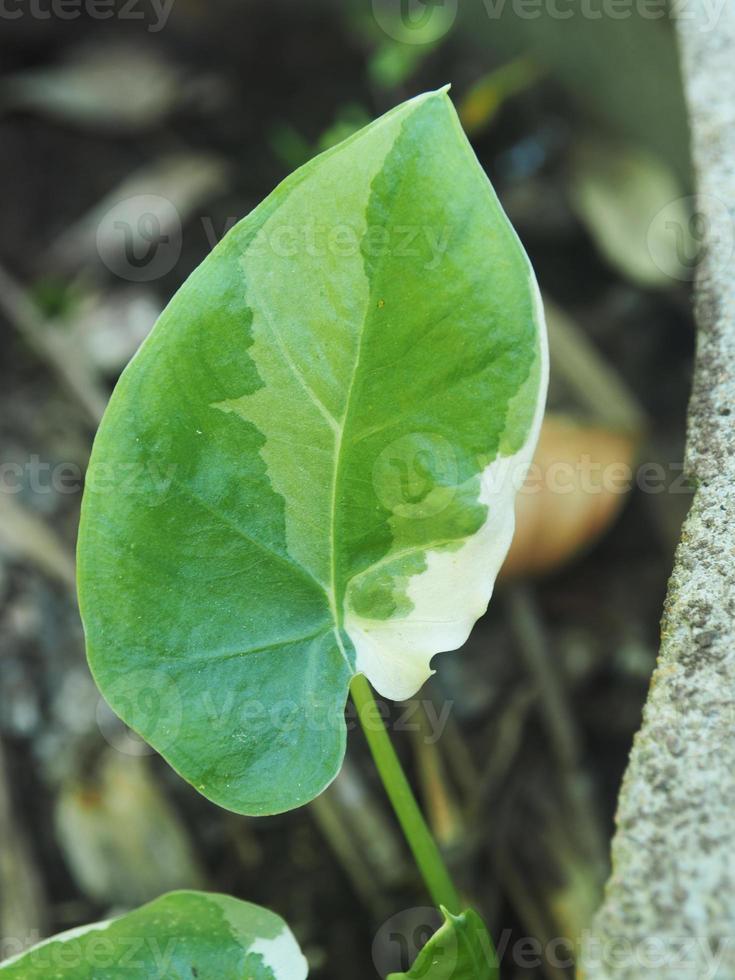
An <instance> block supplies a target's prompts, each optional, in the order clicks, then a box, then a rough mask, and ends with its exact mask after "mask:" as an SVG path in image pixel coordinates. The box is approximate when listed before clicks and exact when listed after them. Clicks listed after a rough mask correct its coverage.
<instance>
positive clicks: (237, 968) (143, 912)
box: [0, 892, 308, 980]
mask: <svg viewBox="0 0 735 980" xmlns="http://www.w3.org/2000/svg"><path fill="white" fill-rule="evenodd" d="M307 973H308V967H307V963H306V959H305V958H304V956H303V955H302V953H301V950H300V949H299V947H298V944H297V942H296V940H295V939H294V937H293V935H292V933H291V930H290V929H289V928H288V926H287V925H286V923H285V922H284V921H283V919H281V918H279V917H278V916H277V915H274V913H273V912H269V911H268V910H267V909H263V908H260V907H259V906H257V905H251V904H250V903H249V902H240V901H238V900H237V899H235V898H229V897H228V896H226V895H210V894H206V893H204V892H172V893H171V894H169V895H164V896H163V897H162V898H159V899H157V900H156V901H155V902H150V903H149V904H148V905H144V906H143V907H142V908H140V909H137V910H136V911H135V912H130V913H129V914H128V915H124V916H121V917H120V918H118V919H113V920H111V921H109V922H96V923H94V924H93V925H89V926H83V927H82V928H81V929H72V930H71V931H70V932H63V933H60V934H59V935H58V936H52V937H51V939H47V940H45V941H44V942H42V943H39V944H38V945H37V946H33V947H32V948H31V949H28V950H26V951H24V952H23V953H19V954H18V955H17V956H14V957H13V958H12V959H9V960H5V961H4V962H3V963H0V977H2V980H52V978H53V980H122V978H123V977H126V978H140V980H144V978H145V980H154V978H157V980H163V978H164V977H170V978H174V977H181V978H183V977H186V978H187V980H188V978H195V977H199V978H200V980H243V978H246V977H248V978H252V980H306V976H307Z"/></svg>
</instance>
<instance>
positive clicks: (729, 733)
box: [580, 0, 735, 980]
mask: <svg viewBox="0 0 735 980" xmlns="http://www.w3.org/2000/svg"><path fill="white" fill-rule="evenodd" d="M679 6H680V7H681V13H680V15H679V21H678V24H677V30H678V33H679V42H680V48H681V54H682V61H683V67H684V76H685V88H686V95H687V101H688V104H689V113H690V120H691V128H692V146H693V156H694V164H695V170H696V176H697V189H698V198H699V204H698V210H699V211H700V213H702V214H703V215H704V218H705V224H704V226H703V228H704V240H705V253H704V256H703V259H702V261H701V264H700V268H699V272H698V280H697V289H696V309H695V312H696V318H697V325H698V342H697V358H696V366H695V376H694V387H693V393H692V399H691V404H690V410H689V426H688V447H687V469H688V471H689V473H690V474H691V476H692V478H693V479H694V480H695V483H696V487H697V490H696V495H695V498H694V502H693V506H692V508H691V511H690V513H689V516H688V518H687V520H686V523H685V525H684V529H683V533H682V538H681V543H680V545H679V548H678V551H677V555H676V562H675V567H674V572H673V574H672V577H671V581H670V584H669V592H668V597H667V601H666V606H665V609H664V615H663V622H662V639H661V651H660V657H659V662H658V666H657V669H656V672H655V674H654V676H653V679H652V683H651V689H650V693H649V697H648V703H647V705H646V709H645V713H644V721H643V726H642V728H641V731H640V732H639V733H638V735H637V737H636V740H635V743H634V747H633V751H632V754H631V758H630V763H629V768H628V771H627V774H626V776H625V780H624V783H623V787H622V791H621V795H620V801H619V809H618V815H617V832H616V835H615V838H614V842H613V853H612V857H613V874H612V877H611V879H610V881H609V883H608V886H607V890H606V896H605V900H604V903H603V905H602V908H601V909H600V911H599V913H598V915H597V918H596V920H595V923H594V927H593V930H592V932H591V934H590V935H589V936H587V937H586V939H585V942H584V944H583V952H582V957H581V959H582V968H581V970H580V976H582V975H583V976H584V977H585V978H587V980H608V978H615V980H628V978H630V980H642V978H648V977H651V978H654V977H655V978H656V980H665V978H669V977H671V978H673V977H676V978H677V980H706V978H712V977H716V978H718V980H735V248H734V238H735V220H734V217H735V0H724V4H723V6H722V8H721V12H720V14H719V18H718V20H717V23H716V24H715V26H714V27H713V28H712V29H710V30H705V29H703V25H704V24H706V23H707V22H708V20H707V17H706V16H705V15H706V8H708V4H707V0H688V2H687V3H686V4H681V5H679Z"/></svg>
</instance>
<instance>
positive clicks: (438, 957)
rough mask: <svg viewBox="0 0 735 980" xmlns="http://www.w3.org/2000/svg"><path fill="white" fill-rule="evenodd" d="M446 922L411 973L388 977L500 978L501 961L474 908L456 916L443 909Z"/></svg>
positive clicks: (434, 979)
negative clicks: (498, 959) (499, 966)
mask: <svg viewBox="0 0 735 980" xmlns="http://www.w3.org/2000/svg"><path fill="white" fill-rule="evenodd" d="M441 911H442V915H443V916H444V922H443V923H442V925H441V926H440V927H439V929H437V931H436V932H435V933H434V935H433V936H432V937H431V939H430V940H429V941H428V943H427V944H426V945H425V946H424V948H423V949H422V950H421V952H420V953H419V955H418V956H417V957H416V960H415V961H414V964H413V966H412V967H411V969H410V970H409V971H408V973H391V974H390V975H389V977H388V978H387V980H419V978H420V980H497V978H498V976H499V973H498V961H497V958H496V955H495V951H494V949H493V944H492V940H491V939H490V936H489V935H488V932H487V929H486V928H485V925H484V923H483V921H482V919H481V918H480V916H479V915H478V914H477V912H475V911H474V910H473V909H467V911H466V912H462V913H461V914H460V915H452V913H451V912H449V911H447V909H445V908H442V910H441Z"/></svg>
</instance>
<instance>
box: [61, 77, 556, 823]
mask: <svg viewBox="0 0 735 980" xmlns="http://www.w3.org/2000/svg"><path fill="white" fill-rule="evenodd" d="M546 374H547V358H546V342H545V333H544V327H543V315H542V310H541V307H540V302H539V297H538V290H537V287H536V283H535V279H534V276H533V273H532V271H531V268H530V265H529V262H528V259H527V258H526V255H525V254H524V252H523V249H522V248H521V246H520V244H519V242H518V240H517V238H516V236H515V233H514V231H513V229H512V228H511V226H510V224H509V223H508V220H507V218H506V217H505V215H504V214H503V211H502V209H501V208H500V205H499V204H498V201H497V199H496V197H495V194H494V192H493V190H492V188H491V186H490V184H489V182H488V180H487V178H486V176H485V174H484V173H483V171H482V169H481V167H480V166H479V164H478V162H477V160H476V158H475V156H474V154H473V152H472V149H471V148H470V145H469V143H468V142H467V139H466V138H465V136H464V134H463V132H462V130H461V127H460V125H459V121H458V119H457V116H456V114H455V112H454V109H453V107H452V104H451V102H450V101H449V98H448V96H447V95H446V93H445V92H444V91H442V92H432V93H428V94H426V95H422V96H419V97H417V98H415V99H413V100H411V101H409V102H406V103H404V104H402V105H400V106H398V107H397V108H396V109H394V110H392V111H391V112H389V113H388V114H387V115H385V116H383V117H382V118H380V119H378V120H377V121H376V122H374V123H372V124H371V125H370V126H368V127H366V128H365V129H363V130H361V131H359V132H358V133H356V134H355V135H354V136H352V137H350V138H349V139H347V140H345V141H344V142H343V143H341V144H339V145H338V146H336V147H334V148H333V149H331V150H329V151H327V152H326V153H324V154H322V155H321V156H319V157H317V158H315V159H314V160H312V161H311V162H310V163H308V164H306V165H305V166H304V167H302V168H301V169H300V170H298V171H296V172H295V173H294V174H292V175H291V176H290V177H289V178H288V179H287V180H285V181H284V182H283V183H282V184H281V185H280V186H279V187H277V188H276V190H275V191H274V192H273V193H272V194H271V195H270V196H269V197H268V198H266V200H265V201H264V202H263V203H262V204H261V205H260V206H259V207H257V208H256V209H255V210H254V211H253V212H252V213H251V214H250V215H248V217H246V218H245V219H244V220H243V221H241V222H240V224H238V225H237V226H236V227H235V228H234V229H233V230H232V231H231V232H230V233H229V234H228V235H227V237H226V238H225V239H224V240H223V241H222V242H221V244H220V245H219V246H218V247H217V248H216V249H215V250H214V251H213V252H212V254H211V255H210V256H209V257H208V258H207V259H206V260H205V261H204V262H203V263H202V265H201V266H200V267H199V268H198V269H197V270H196V271H195V272H194V274H193V275H192V276H191V278H190V279H189V280H188V282H187V283H185V285H184V286H183V287H182V288H181V289H180V290H179V292H178V293H177V295H176V296H175V297H174V299H173V300H172V301H171V303H170V305H169V306H168V308H167V309H166V311H165V312H164V313H163V315H162V316H161V318H160V320H159V322H158V324H157V326H156V328H155V329H154V331H153V333H152V334H151V336H150V337H149V338H148V339H147V341H146V342H145V344H144V345H143V347H142V349H141V350H140V352H139V353H138V354H137V356H136V357H135V358H134V360H133V362H132V363H131V364H130V365H129V367H128V368H127V370H126V371H125V373H124V375H123V377H122V378H121V380H120V382H119V384H118V386H117V389H116V391H115V393H114V395H113V398H112V401H111V403H110V406H109V408H108V410H107V413H106V416H105V419H104V421H103V423H102V426H101V428H100V432H99V434H98V436H97V440H96V443H95V448H94V452H93V456H92V462H91V465H90V471H89V474H88V481H87V488H86V491H85V500H84V506H83V514H82V526H81V530H80V541H79V587H80V600H81V608H82V613H83V618H84V624H85V629H86V634H87V644H88V654H89V660H90V664H91V666H92V670H93V672H94V675H95V677H96V679H97V681H98V683H99V685H100V687H101V689H102V691H103V693H104V695H105V697H106V698H107V699H108V701H109V702H110V704H111V705H112V707H113V708H114V709H115V710H116V711H117V712H118V713H119V714H120V715H121V716H122V718H123V719H124V720H125V721H126V722H127V723H128V724H129V725H130V726H131V727H132V728H134V729H135V730H136V731H138V732H139V733H140V734H141V735H142V736H143V737H144V738H145V739H147V740H148V741H149V742H150V743H151V744H152V745H153V746H155V747H156V748H157V749H158V750H159V751H161V752H162V753H163V755H164V756H165V757H166V758H167V759H168V760H169V762H170V763H171V764H172V765H173V766H174V767H175V768H176V769H177V770H178V771H179V772H180V773H181V774H182V775H183V776H184V777H185V778H186V779H188V780H189V781H191V782H192V783H193V784H194V785H195V786H196V787H197V788H198V789H199V790H200V791H201V792H202V793H204V794H205V795H206V796H208V797H209V798H210V799H212V800H214V801H215V802H217V803H219V804H221V805H222V806H225V807H229V808H230V809H233V810H236V811H239V812H244V813H252V814H261V813H269V812H275V811H280V810H285V809H289V808H292V807H294V806H298V805H299V804H302V803H304V802H306V801H308V800H310V799H312V798H313V797H314V796H316V795H317V794H318V793H319V792H320V791H321V790H322V789H324V787H325V786H326V785H327V784H328V783H329V781H330V780H331V779H332V778H333V777H334V775H335V774H336V773H337V771H338V770H339V767H340V764H341V760H342V757H343V755H344V747H345V724H344V718H343V708H344V703H345V699H346V696H347V689H348V685H349V682H350V678H351V677H352V676H353V674H355V673H356V672H362V673H364V674H366V675H367V677H368V678H369V679H370V681H371V682H372V683H373V684H374V686H375V687H376V688H377V689H378V691H380V692H381V693H382V694H383V695H385V696H387V697H390V698H397V699H398V698H406V697H408V696H410V695H412V694H414V693H415V692H416V691H417V690H418V688H419V687H420V686H421V684H422V683H423V682H424V681H425V680H426V678H427V677H428V676H429V674H430V673H431V667H430V661H431V658H432V656H433V655H434V654H435V653H437V652H439V651H442V650H451V649H454V648H456V647H458V646H460V645H461V644H462V643H463V642H464V641H465V639H466V638H467V636H468V634H469V631H470V629H471V628H472V625H473V623H474V622H475V620H476V619H477V617H478V616H479V615H481V613H482V612H483V611H484V609H485V607H486V606H487V602H488V600H489V598H490V594H491V591H492V586H493V581H494V579H495V576H496V573H497V571H498V568H499V566H500V564H501V562H502V560H503V557H504V555H505V553H506V550H507V547H508V544H509V542H510V539H511V536H512V532H513V501H514V495H515V492H516V490H517V488H518V487H519V486H520V484H521V482H522V480H523V476H524V474H525V470H526V468H527V465H528V462H529V460H530V456H531V453H532V451H533V446H534V443H535V440H536V435H537V432H538V427H539V424H540V419H541V415H542V411H543V401H544V395H545V390H546Z"/></svg>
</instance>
